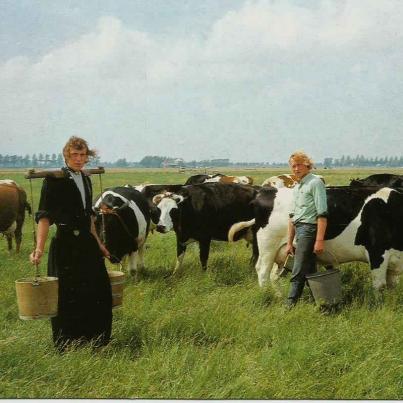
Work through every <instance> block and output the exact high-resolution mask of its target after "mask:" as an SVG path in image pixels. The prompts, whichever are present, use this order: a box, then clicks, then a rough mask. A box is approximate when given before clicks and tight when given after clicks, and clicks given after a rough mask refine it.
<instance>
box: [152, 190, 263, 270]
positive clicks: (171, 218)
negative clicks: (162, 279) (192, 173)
mask: <svg viewBox="0 0 403 403" xmlns="http://www.w3.org/2000/svg"><path fill="white" fill-rule="evenodd" d="M256 194H257V189H256V188H255V187H253V186H246V185H237V184H221V183H204V184H199V185H187V186H183V187H182V189H180V190H179V191H177V192H176V193H172V192H165V193H162V194H159V195H156V196H155V197H154V200H153V201H154V203H155V204H157V206H158V208H159V209H160V210H161V217H160V220H159V222H158V225H157V231H159V232H161V233H166V232H168V231H170V230H172V229H173V230H174V231H175V234H176V246H177V261H176V266H175V268H174V271H173V273H176V272H178V271H179V270H180V269H181V266H182V262H183V258H184V255H185V252H186V246H187V244H189V243H190V242H194V241H196V242H198V243H199V248H200V263H201V266H202V268H203V270H206V269H207V261H208V257H209V251H210V243H211V241H212V240H218V241H227V234H228V230H229V228H230V227H231V226H232V224H234V223H236V222H238V221H240V220H250V219H252V218H253V208H252V206H251V205H250V202H251V201H252V200H253V199H254V198H255V196H256ZM241 238H244V239H247V241H249V242H251V243H252V261H253V262H254V263H255V262H256V257H257V247H256V241H255V237H254V235H253V230H252V231H251V230H245V231H241V232H239V233H238V234H237V236H236V237H235V238H234V240H238V239H241Z"/></svg>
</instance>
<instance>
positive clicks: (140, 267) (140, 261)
mask: <svg viewBox="0 0 403 403" xmlns="http://www.w3.org/2000/svg"><path fill="white" fill-rule="evenodd" d="M144 249H145V243H142V244H141V245H139V250H138V253H139V255H138V257H139V258H138V270H139V271H140V272H141V271H143V270H144Z"/></svg>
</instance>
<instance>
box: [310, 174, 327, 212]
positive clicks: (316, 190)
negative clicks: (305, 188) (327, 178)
mask: <svg viewBox="0 0 403 403" xmlns="http://www.w3.org/2000/svg"><path fill="white" fill-rule="evenodd" d="M313 198H314V202H315V207H316V211H317V217H327V215H328V213H327V197H326V187H325V185H324V183H323V182H322V181H321V180H318V182H317V184H316V186H314V187H313Z"/></svg>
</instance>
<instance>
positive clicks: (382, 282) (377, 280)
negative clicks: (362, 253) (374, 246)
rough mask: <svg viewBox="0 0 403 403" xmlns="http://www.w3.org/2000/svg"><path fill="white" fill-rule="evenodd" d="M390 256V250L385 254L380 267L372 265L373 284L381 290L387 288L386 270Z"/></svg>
mask: <svg viewBox="0 0 403 403" xmlns="http://www.w3.org/2000/svg"><path fill="white" fill-rule="evenodd" d="M388 263H389V256H388V252H386V253H385V255H384V261H383V262H382V264H381V265H380V266H379V267H378V268H372V267H371V276H372V285H373V287H374V288H375V289H376V290H378V291H380V290H383V289H384V288H386V271H387V268H388Z"/></svg>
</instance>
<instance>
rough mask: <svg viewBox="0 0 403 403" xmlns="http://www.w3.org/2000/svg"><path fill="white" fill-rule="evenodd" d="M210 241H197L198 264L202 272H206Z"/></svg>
mask: <svg viewBox="0 0 403 403" xmlns="http://www.w3.org/2000/svg"><path fill="white" fill-rule="evenodd" d="M210 243H211V239H203V240H202V241H199V249H200V263H201V267H202V269H203V270H207V261H208V257H209V253H210Z"/></svg>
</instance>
